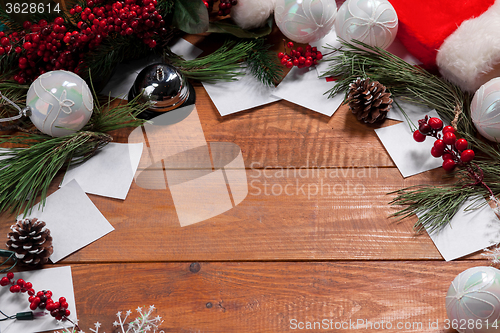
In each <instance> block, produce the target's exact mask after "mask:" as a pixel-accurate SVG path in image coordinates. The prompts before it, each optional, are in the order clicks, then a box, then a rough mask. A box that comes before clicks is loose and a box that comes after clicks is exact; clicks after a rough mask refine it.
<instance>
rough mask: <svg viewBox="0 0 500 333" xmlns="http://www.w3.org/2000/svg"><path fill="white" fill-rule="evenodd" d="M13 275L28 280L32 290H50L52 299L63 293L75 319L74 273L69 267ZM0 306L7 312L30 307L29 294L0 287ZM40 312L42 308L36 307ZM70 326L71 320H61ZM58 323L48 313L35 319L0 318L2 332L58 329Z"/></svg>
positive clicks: (27, 309) (12, 313)
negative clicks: (69, 321)
mask: <svg viewBox="0 0 500 333" xmlns="http://www.w3.org/2000/svg"><path fill="white" fill-rule="evenodd" d="M15 278H16V279H23V280H25V281H28V282H31V283H32V284H33V286H34V288H35V290H50V291H52V293H53V294H54V299H59V297H65V298H66V300H67V302H68V304H69V308H68V309H69V311H70V312H71V315H70V316H69V319H71V320H72V321H74V322H76V319H77V316H76V306H75V294H74V290H73V277H72V276H71V267H69V266H65V267H56V268H48V269H41V270H34V271H29V272H18V273H15ZM0 310H2V311H3V312H5V313H6V314H8V315H14V314H16V313H18V312H25V311H29V303H28V296H27V295H26V294H21V293H19V294H13V293H11V292H10V291H9V288H0ZM35 312H41V311H35ZM63 325H64V326H67V327H69V326H70V323H66V324H63ZM60 328H61V325H60V324H58V323H57V321H56V320H55V319H54V317H52V316H51V315H50V314H49V313H47V314H46V315H45V316H42V317H36V318H35V319H34V320H26V321H24V320H6V321H0V331H1V332H2V333H35V332H45V331H50V330H56V329H60Z"/></svg>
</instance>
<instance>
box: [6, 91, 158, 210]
mask: <svg viewBox="0 0 500 333" xmlns="http://www.w3.org/2000/svg"><path fill="white" fill-rule="evenodd" d="M113 101H114V100H111V99H108V100H107V101H106V102H105V103H103V104H101V102H100V101H99V100H98V99H96V98H94V102H95V103H94V112H93V115H92V118H91V120H90V122H89V123H88V124H87V125H86V126H85V127H84V129H83V130H82V131H79V132H77V133H74V134H70V135H66V136H63V137H56V138H52V137H49V136H47V135H43V134H38V133H24V134H20V135H16V136H1V137H0V145H2V144H11V145H16V146H21V148H14V149H6V150H0V157H6V158H5V159H0V170H2V172H0V212H3V211H7V210H9V211H10V212H11V213H16V214H20V213H24V215H25V216H26V215H27V214H29V212H30V210H31V207H32V206H33V204H34V203H35V202H36V200H38V196H40V197H41V202H42V204H44V203H45V199H46V197H47V191H48V188H49V185H50V184H51V182H52V181H53V179H54V178H55V177H56V175H57V174H58V172H59V171H60V170H61V169H63V168H64V167H66V166H67V165H68V164H69V163H70V162H71V164H77V163H81V162H84V161H86V160H87V159H89V158H90V157H92V156H93V155H94V154H95V153H96V152H97V151H98V150H99V149H101V148H102V147H104V146H105V145H106V144H107V143H108V142H110V141H111V140H112V137H111V136H110V135H108V134H105V133H104V132H107V131H112V130H115V129H119V128H123V127H127V126H132V127H136V126H139V125H141V124H143V123H144V120H141V119H137V118H136V116H137V115H138V114H139V113H141V112H143V111H144V110H145V109H146V108H147V107H148V105H147V104H143V103H139V102H138V101H137V100H133V101H131V102H129V103H127V104H120V105H117V106H115V103H114V102H113Z"/></svg>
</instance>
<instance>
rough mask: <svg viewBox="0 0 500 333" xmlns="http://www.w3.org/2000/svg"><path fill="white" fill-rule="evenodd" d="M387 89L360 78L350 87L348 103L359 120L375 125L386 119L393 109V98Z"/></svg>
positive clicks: (377, 83) (376, 82)
mask: <svg viewBox="0 0 500 333" xmlns="http://www.w3.org/2000/svg"><path fill="white" fill-rule="evenodd" d="M386 90H387V89H386V87H385V86H384V85H383V84H381V83H380V82H378V81H374V82H371V81H370V79H361V78H358V79H357V80H356V81H354V82H353V83H351V84H350V85H349V95H348V98H347V101H348V102H349V107H350V109H351V111H352V113H354V114H355V115H356V117H357V118H358V120H360V121H363V122H365V123H370V124H373V123H374V122H376V121H382V120H384V119H385V117H386V115H387V112H388V111H389V110H390V109H391V107H392V98H391V94H390V93H389V92H386Z"/></svg>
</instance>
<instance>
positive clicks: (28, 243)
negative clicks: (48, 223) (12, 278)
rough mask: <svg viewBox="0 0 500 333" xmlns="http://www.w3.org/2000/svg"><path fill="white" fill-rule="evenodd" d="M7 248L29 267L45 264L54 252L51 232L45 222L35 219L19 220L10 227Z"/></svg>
mask: <svg viewBox="0 0 500 333" xmlns="http://www.w3.org/2000/svg"><path fill="white" fill-rule="evenodd" d="M10 229H11V230H12V231H11V232H9V234H8V235H7V238H8V239H9V240H8V241H7V244H6V245H7V248H8V249H9V250H11V251H14V252H15V253H16V257H17V259H18V261H19V262H20V263H22V264H26V265H29V266H38V265H43V264H45V263H46V262H47V261H48V260H49V257H50V255H51V254H52V252H53V248H52V237H51V236H50V230H49V229H47V228H46V227H45V222H43V221H39V220H38V219H37V218H34V219H29V218H27V219H23V220H18V221H17V223H16V224H14V225H12V226H11V227H10Z"/></svg>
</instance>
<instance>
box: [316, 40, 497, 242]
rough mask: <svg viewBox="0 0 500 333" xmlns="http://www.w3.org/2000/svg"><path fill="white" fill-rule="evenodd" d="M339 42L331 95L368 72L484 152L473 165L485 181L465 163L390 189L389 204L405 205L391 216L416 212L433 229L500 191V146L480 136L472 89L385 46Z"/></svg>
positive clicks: (419, 224)
mask: <svg viewBox="0 0 500 333" xmlns="http://www.w3.org/2000/svg"><path fill="white" fill-rule="evenodd" d="M341 44H342V46H341V47H340V48H332V47H330V49H332V50H333V51H334V53H333V54H332V55H331V56H330V57H328V58H327V59H326V61H329V62H331V65H330V67H329V70H328V72H326V73H325V74H324V76H325V77H328V76H334V77H337V78H338V80H337V84H336V85H335V87H334V88H332V89H331V90H330V91H328V92H327V93H329V96H330V97H331V96H333V95H335V94H337V93H341V92H344V91H348V87H349V84H350V83H351V82H353V81H354V80H356V79H357V78H358V77H362V78H368V77H369V78H370V79H372V80H374V81H379V82H381V83H382V84H384V85H385V86H387V87H388V89H390V91H391V93H392V94H393V95H394V97H396V98H401V99H403V100H407V101H409V102H413V103H417V104H423V105H425V106H427V107H429V108H431V109H435V110H436V111H437V113H438V114H439V116H440V117H441V118H442V119H443V120H445V121H448V122H450V123H453V124H454V125H455V126H456V128H457V132H458V133H459V134H460V136H461V137H463V138H465V139H467V141H468V142H469V143H470V144H471V147H472V148H473V149H474V150H475V151H476V152H481V153H480V154H478V156H477V158H476V162H475V164H471V166H470V167H471V168H473V169H474V170H473V171H474V172H476V171H477V173H479V174H482V175H483V178H482V181H483V184H481V183H477V182H475V181H473V180H472V179H471V174H470V170H467V168H462V169H460V170H458V171H457V172H455V173H454V174H453V175H451V176H454V177H455V181H454V182H453V183H449V184H444V185H441V186H433V185H419V186H413V187H408V188H404V189H401V190H398V191H395V192H392V193H390V194H395V195H396V197H395V198H394V199H393V200H392V201H391V202H390V204H392V205H395V206H402V207H404V208H402V209H401V210H399V211H398V212H396V213H394V214H393V215H392V216H393V217H397V218H400V219H404V218H406V217H409V216H412V215H413V214H416V215H417V216H418V217H419V220H418V222H417V223H416V224H415V226H414V229H415V230H416V231H422V230H423V229H427V230H428V231H430V232H433V231H435V230H439V229H441V228H442V227H444V226H445V225H447V224H448V223H449V222H450V220H451V219H452V218H453V216H454V215H455V214H456V213H457V212H458V210H459V209H461V208H462V206H463V204H464V203H465V202H467V200H472V202H473V203H472V204H471V205H469V207H467V208H466V209H468V210H469V209H470V210H472V209H476V208H479V206H480V204H479V199H481V198H489V197H490V196H491V192H490V191H489V190H491V191H492V193H493V194H495V195H497V194H498V193H500V179H499V178H498V175H499V174H500V150H499V148H500V147H499V146H498V145H496V146H495V145H493V146H492V145H490V144H488V143H485V142H483V141H481V140H479V139H477V138H476V136H475V128H474V125H473V124H472V120H471V119H470V117H469V114H470V102H471V100H472V94H470V93H468V92H463V91H462V90H461V89H460V88H459V87H458V86H456V85H455V84H453V83H451V82H449V81H447V80H445V79H443V78H440V77H438V76H436V75H434V74H431V73H429V72H427V71H426V70H424V69H423V68H421V67H419V66H414V65H411V64H409V63H407V62H406V61H404V60H403V59H401V58H399V57H397V56H395V55H393V54H391V53H389V52H387V51H385V50H383V49H380V48H377V47H371V46H368V45H366V44H364V43H361V42H359V41H356V40H353V41H352V42H346V41H342V42H341ZM484 184H487V187H486V186H484Z"/></svg>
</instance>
